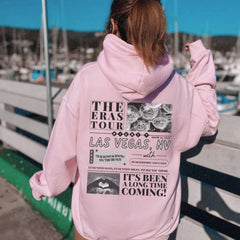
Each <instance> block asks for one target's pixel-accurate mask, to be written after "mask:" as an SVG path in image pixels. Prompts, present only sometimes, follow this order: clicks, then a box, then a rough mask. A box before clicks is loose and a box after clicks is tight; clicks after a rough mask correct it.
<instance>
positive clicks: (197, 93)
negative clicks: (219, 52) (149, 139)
mask: <svg viewBox="0 0 240 240" xmlns="http://www.w3.org/2000/svg"><path fill="white" fill-rule="evenodd" d="M189 49H190V53H191V61H190V64H191V70H190V71H189V73H188V75H187V80H188V81H189V82H190V83H191V84H192V85H193V86H194V94H193V105H192V108H191V116H192V117H191V118H192V119H191V123H190V127H189V134H188V135H189V136H188V140H187V141H188V144H187V145H188V147H187V148H188V149H189V148H192V147H194V146H195V145H196V144H197V143H198V141H199V139H200V137H202V136H211V135H214V134H215V133H216V131H217V127H218V123H219V114H218V109H217V100H216V91H215V87H216V76H215V67H214V62H213V57H212V54H211V51H210V50H207V49H205V47H204V46H203V44H202V42H201V41H200V40H198V41H196V42H193V43H192V44H190V46H189ZM185 150H186V149H185Z"/></svg>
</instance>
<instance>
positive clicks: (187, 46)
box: [185, 43, 190, 52]
mask: <svg viewBox="0 0 240 240" xmlns="http://www.w3.org/2000/svg"><path fill="white" fill-rule="evenodd" d="M189 45H190V43H186V44H185V51H187V52H189Z"/></svg>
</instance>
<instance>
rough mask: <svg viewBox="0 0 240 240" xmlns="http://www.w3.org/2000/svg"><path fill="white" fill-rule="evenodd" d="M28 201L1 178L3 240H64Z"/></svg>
mask: <svg viewBox="0 0 240 240" xmlns="http://www.w3.org/2000/svg"><path fill="white" fill-rule="evenodd" d="M26 201H27V199H26V198H25V197H24V195H22V194H21V192H20V191H19V190H18V189H17V188H15V187H14V186H13V185H12V184H10V183H9V182H7V180H6V179H4V178H3V177H1V176H0V232H1V239H4V240H15V239H18V240H50V239H51V240H64V237H63V236H62V235H61V234H60V233H59V232H58V231H57V230H56V229H55V228H54V227H53V225H52V223H51V222H50V221H49V220H47V219H46V218H44V217H43V216H41V215H40V214H39V212H38V211H34V210H33V209H32V207H31V206H30V205H29V204H28V203H27V202H26ZM43 233H44V234H43Z"/></svg>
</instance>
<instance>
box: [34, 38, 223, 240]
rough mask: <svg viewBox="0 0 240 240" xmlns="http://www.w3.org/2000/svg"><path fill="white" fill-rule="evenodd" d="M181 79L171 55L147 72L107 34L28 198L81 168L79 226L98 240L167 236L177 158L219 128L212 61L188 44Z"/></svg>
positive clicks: (68, 101)
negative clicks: (187, 59)
mask: <svg viewBox="0 0 240 240" xmlns="http://www.w3.org/2000/svg"><path fill="white" fill-rule="evenodd" d="M190 52H191V70H190V72H189V74H188V76H187V79H184V78H183V77H182V76H180V75H179V74H177V73H175V71H174V67H173V62H172V59H171V57H170V56H169V55H168V56H166V58H165V59H164V60H163V61H162V62H160V63H159V65H157V66H156V67H155V68H154V69H151V70H150V72H149V71H147V69H146V68H145V66H144V64H143V61H142V60H141V58H140V57H139V56H138V55H137V53H136V51H135V49H134V47H133V46H132V45H129V44H127V43H126V42H124V41H122V40H121V39H119V38H118V37H116V36H115V35H112V34H108V35H107V36H106V38H105V40H104V50H103V51H102V52H101V53H100V55H99V57H98V60H97V62H93V63H89V64H87V65H85V66H84V67H83V68H82V69H81V70H80V72H79V73H78V74H77V75H76V77H75V79H74V80H73V82H72V84H71V86H70V87H69V89H68V91H67V93H66V95H65V96H64V98H63V101H62V104H61V107H60V109H59V112H58V117H57V120H56V123H55V125H54V129H53V132H52V135H51V138H50V142H49V145H48V148H47V152H46V155H45V159H44V161H43V171H40V172H37V173H36V174H35V175H34V176H33V177H32V178H31V179H30V184H31V187H32V189H33V196H34V197H35V198H36V199H37V200H41V197H42V196H55V195H58V194H60V193H61V192H63V191H64V190H65V189H66V188H67V187H68V185H69V183H70V182H71V180H72V178H73V176H74V174H75V171H76V170H77V173H76V177H75V182H74V187H73V196H72V215H73V219H74V223H75V227H76V229H77V230H78V232H79V233H80V234H81V235H82V236H83V237H85V238H87V239H91V240H96V239H105V240H126V239H129V240H130V239H131V240H140V239H142V240H143V239H151V240H153V239H158V240H166V239H168V237H169V234H170V233H171V232H173V231H174V230H175V228H176V227H177V225H178V221H179V212H180V203H181V186H180V185H181V184H180V174H179V165H180V154H181V152H183V151H186V150H188V149H190V148H192V147H194V146H195V145H196V144H197V143H198V141H199V139H200V137H201V136H205V135H213V134H214V133H215V132H216V130H217V126H218V120H219V116H218V111H217V106H216V94H215V84H216V80H215V70H214V64H213V60H212V55H211V52H210V51H209V50H206V49H205V48H204V47H203V45H202V42H201V41H197V42H194V43H192V44H190Z"/></svg>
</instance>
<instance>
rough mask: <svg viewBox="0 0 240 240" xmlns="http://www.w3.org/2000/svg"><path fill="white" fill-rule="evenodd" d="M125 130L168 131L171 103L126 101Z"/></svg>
mask: <svg viewBox="0 0 240 240" xmlns="http://www.w3.org/2000/svg"><path fill="white" fill-rule="evenodd" d="M126 130H127V131H138V132H168V133H170V132H171V130H172V104H153V103H128V106H127V129H126Z"/></svg>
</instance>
